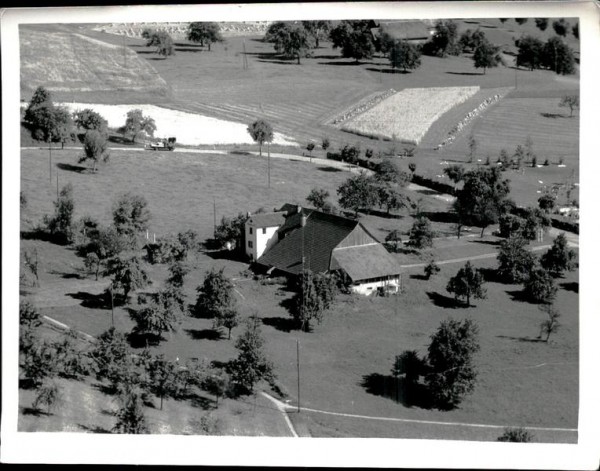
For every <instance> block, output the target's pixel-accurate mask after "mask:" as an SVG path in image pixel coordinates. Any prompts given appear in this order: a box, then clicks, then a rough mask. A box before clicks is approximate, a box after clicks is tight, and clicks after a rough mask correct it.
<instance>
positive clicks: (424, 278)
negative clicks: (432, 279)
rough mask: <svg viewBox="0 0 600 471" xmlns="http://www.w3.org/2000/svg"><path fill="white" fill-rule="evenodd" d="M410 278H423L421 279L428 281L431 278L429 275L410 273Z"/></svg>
mask: <svg viewBox="0 0 600 471" xmlns="http://www.w3.org/2000/svg"><path fill="white" fill-rule="evenodd" d="M410 278H411V279H412V280H421V281H427V280H429V278H428V277H427V275H410Z"/></svg>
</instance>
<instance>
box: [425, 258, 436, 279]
mask: <svg viewBox="0 0 600 471" xmlns="http://www.w3.org/2000/svg"><path fill="white" fill-rule="evenodd" d="M423 271H424V272H425V277H426V278H427V279H430V278H431V277H432V276H433V275H437V274H438V273H439V272H440V267H438V266H437V264H436V263H435V261H434V260H433V259H432V260H430V262H429V263H428V264H427V265H425V268H424V269H423Z"/></svg>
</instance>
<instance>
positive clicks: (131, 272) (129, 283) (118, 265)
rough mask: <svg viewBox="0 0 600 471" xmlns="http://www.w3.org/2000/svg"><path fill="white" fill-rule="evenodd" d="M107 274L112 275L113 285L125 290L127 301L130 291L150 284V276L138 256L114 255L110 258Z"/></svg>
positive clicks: (124, 296)
mask: <svg viewBox="0 0 600 471" xmlns="http://www.w3.org/2000/svg"><path fill="white" fill-rule="evenodd" d="M105 274H106V275H108V276H112V287H113V289H118V290H121V291H123V298H124V300H125V301H127V298H128V296H129V293H131V292H132V291H135V290H138V289H140V288H144V287H146V286H148V285H149V284H150V277H149V276H148V273H147V272H146V270H145V269H144V267H143V266H142V263H141V262H140V260H139V258H138V257H137V256H133V257H129V258H125V257H120V256H117V257H114V258H111V259H110V260H108V262H107V267H106V271H105Z"/></svg>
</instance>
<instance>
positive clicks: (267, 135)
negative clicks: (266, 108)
mask: <svg viewBox="0 0 600 471" xmlns="http://www.w3.org/2000/svg"><path fill="white" fill-rule="evenodd" d="M248 133H249V134H250V136H251V137H252V140H253V141H254V142H257V143H258V149H259V154H260V156H261V157H262V146H263V144H264V143H265V142H272V141H273V128H272V127H271V125H270V124H269V123H268V122H267V121H265V120H264V119H258V120H256V121H254V122H253V123H252V124H250V125H248Z"/></svg>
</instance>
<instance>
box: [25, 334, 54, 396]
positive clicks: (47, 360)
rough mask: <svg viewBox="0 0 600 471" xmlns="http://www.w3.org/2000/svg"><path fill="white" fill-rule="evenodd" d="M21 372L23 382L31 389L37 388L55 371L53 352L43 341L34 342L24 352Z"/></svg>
mask: <svg viewBox="0 0 600 471" xmlns="http://www.w3.org/2000/svg"><path fill="white" fill-rule="evenodd" d="M23 353H24V355H23V358H22V363H21V370H22V372H23V377H24V379H25V381H26V382H27V383H28V384H29V385H30V386H32V387H33V388H36V389H37V388H39V387H40V386H41V385H42V384H43V382H44V380H45V379H46V378H47V377H49V376H53V375H54V374H55V373H56V370H57V366H58V365H57V364H56V355H55V351H54V349H53V348H52V346H51V345H50V344H48V343H47V342H45V341H41V342H40V341H36V342H34V344H33V345H31V348H27V349H26V350H25V351H24V352H23Z"/></svg>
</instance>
